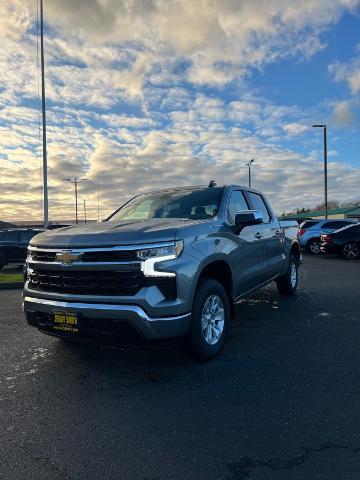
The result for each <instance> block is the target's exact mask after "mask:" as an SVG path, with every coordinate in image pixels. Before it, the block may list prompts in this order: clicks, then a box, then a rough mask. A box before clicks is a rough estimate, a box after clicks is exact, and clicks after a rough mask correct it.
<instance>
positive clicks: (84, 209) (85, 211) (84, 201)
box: [83, 198, 86, 225]
mask: <svg viewBox="0 0 360 480" xmlns="http://www.w3.org/2000/svg"><path fill="white" fill-rule="evenodd" d="M83 202H84V223H85V225H86V200H85V198H83Z"/></svg>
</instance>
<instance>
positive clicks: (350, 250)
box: [342, 242, 360, 260]
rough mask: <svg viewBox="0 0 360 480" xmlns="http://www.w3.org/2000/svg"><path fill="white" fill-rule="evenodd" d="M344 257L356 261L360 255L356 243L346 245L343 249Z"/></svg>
mask: <svg viewBox="0 0 360 480" xmlns="http://www.w3.org/2000/svg"><path fill="white" fill-rule="evenodd" d="M342 255H343V257H344V258H346V259H347V260H354V259H355V258H358V257H359V255H360V250H359V247H358V246H357V245H356V243H354V242H348V243H345V245H344V246H343V248H342Z"/></svg>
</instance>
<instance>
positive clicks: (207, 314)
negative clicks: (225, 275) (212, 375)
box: [188, 278, 230, 360]
mask: <svg viewBox="0 0 360 480" xmlns="http://www.w3.org/2000/svg"><path fill="white" fill-rule="evenodd" d="M229 321H230V306H229V300H228V297H227V295H226V292H225V290H224V287H223V286H222V285H221V283H219V282H217V281H216V280H213V279H211V278H209V279H205V280H204V281H202V282H201V283H200V286H199V287H198V289H197V292H196V294H195V298H194V303H193V309H192V320H191V327H190V332H189V337H188V344H189V348H190V351H191V353H192V354H193V355H194V356H195V357H196V358H198V359H199V360H210V359H212V358H214V357H215V356H216V355H218V354H219V353H220V351H221V349H222V348H223V346H224V344H225V341H226V337H227V334H228V330H229Z"/></svg>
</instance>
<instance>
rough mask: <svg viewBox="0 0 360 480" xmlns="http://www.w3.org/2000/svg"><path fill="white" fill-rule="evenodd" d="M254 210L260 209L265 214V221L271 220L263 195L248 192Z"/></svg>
mask: <svg viewBox="0 0 360 480" xmlns="http://www.w3.org/2000/svg"><path fill="white" fill-rule="evenodd" d="M248 195H249V197H250V200H251V203H252V205H253V208H254V210H260V211H261V212H262V214H263V216H264V223H268V222H270V215H269V211H268V209H267V207H266V205H265V202H264V200H263V198H262V196H261V195H259V194H258V193H254V192H248Z"/></svg>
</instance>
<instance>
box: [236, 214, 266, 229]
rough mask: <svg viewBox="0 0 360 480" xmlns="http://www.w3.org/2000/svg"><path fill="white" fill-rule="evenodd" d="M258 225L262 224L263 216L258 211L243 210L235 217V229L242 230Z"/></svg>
mask: <svg viewBox="0 0 360 480" xmlns="http://www.w3.org/2000/svg"><path fill="white" fill-rule="evenodd" d="M260 223H264V216H263V214H262V212H261V211H260V210H243V211H242V212H238V213H237V214H236V215H235V226H236V227H240V228H244V227H248V226H250V225H259V224H260Z"/></svg>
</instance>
